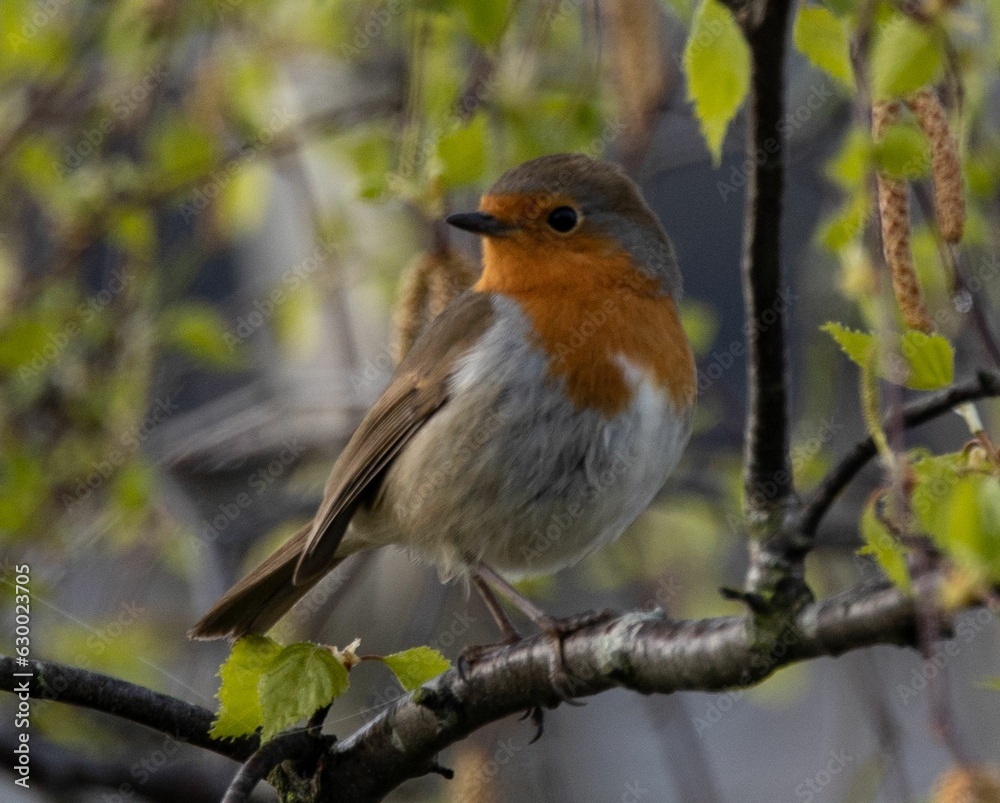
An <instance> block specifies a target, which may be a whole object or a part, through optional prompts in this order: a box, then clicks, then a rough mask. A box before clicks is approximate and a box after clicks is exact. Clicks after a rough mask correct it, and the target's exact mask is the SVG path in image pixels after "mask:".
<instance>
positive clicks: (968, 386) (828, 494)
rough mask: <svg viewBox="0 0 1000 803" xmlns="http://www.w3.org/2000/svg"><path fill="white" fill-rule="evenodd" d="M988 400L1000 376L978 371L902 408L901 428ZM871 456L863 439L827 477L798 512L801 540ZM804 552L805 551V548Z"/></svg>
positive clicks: (999, 386) (870, 444)
mask: <svg viewBox="0 0 1000 803" xmlns="http://www.w3.org/2000/svg"><path fill="white" fill-rule="evenodd" d="M991 396H1000V373H998V372H996V371H980V372H979V373H978V374H976V376H974V377H972V378H971V379H967V380H965V381H964V382H960V383H958V384H955V385H952V386H951V387H950V388H946V389H945V390H942V391H939V392H938V393H934V394H931V395H929V396H926V397H924V398H922V399H919V400H918V401H915V402H912V403H910V404H908V405H906V407H904V408H903V417H902V420H903V425H904V426H905V427H906V428H907V429H911V428H913V427H916V426H919V425H920V424H925V423H926V422H928V421H931V420H932V419H935V418H937V417H938V416H941V415H944V414H945V413H947V412H949V411H950V410H951V409H952V408H953V407H955V406H956V405H958V404H961V403H962V402H968V401H975V400H976V399H985V398H988V397H991ZM891 420H892V413H891V412H890V414H889V415H887V416H886V418H885V424H886V425H888V424H889V422H890V421H891ZM874 456H875V443H874V441H873V440H872V439H871V437H868V438H865V439H864V440H863V441H860V442H858V443H857V444H855V446H854V447H853V448H852V449H851V451H850V452H848V453H847V454H846V455H844V457H842V458H841V459H840V462H838V463H837V465H835V466H834V467H833V468H832V469H831V470H830V471H829V472H828V473H827V475H826V476H825V477H824V478H823V479H822V481H821V482H820V484H819V485H818V486H817V487H816V490H815V491H813V494H812V496H811V497H810V498H809V501H808V502H806V504H805V505H804V506H803V508H802V513H801V521H800V525H799V528H798V530H799V532H800V533H801V534H802V536H803V537H804V538H806V539H808V540H809V541H810V542H811V541H812V540H813V539H814V538H815V536H816V530H817V528H818V527H819V524H820V522H821V521H822V520H823V516H825V515H826V512H827V511H828V510H829V509H830V506H831V505H832V504H833V502H834V500H835V499H836V498H837V497H838V496H839V495H840V492H841V491H843V490H844V488H845V487H846V486H847V484H848V483H849V482H850V481H851V480H852V479H853V478H854V477H855V475H857V473H858V472H859V471H861V469H862V468H864V467H865V464H866V463H867V462H868V461H869V460H871V459H872V458H873V457H874ZM805 548H806V549H808V546H806V547H805Z"/></svg>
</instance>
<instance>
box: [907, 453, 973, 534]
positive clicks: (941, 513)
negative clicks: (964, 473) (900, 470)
mask: <svg viewBox="0 0 1000 803" xmlns="http://www.w3.org/2000/svg"><path fill="white" fill-rule="evenodd" d="M963 464H964V456H963V455H962V453H961V452H956V453H954V454H946V455H934V456H931V455H927V456H923V457H920V458H918V459H916V460H914V461H913V462H912V463H911V468H912V470H913V476H914V480H915V483H914V487H913V494H912V496H911V499H910V507H911V508H912V510H913V513H914V515H915V516H916V518H917V523H918V524H919V525H920V528H921V529H922V530H923V531H924V532H926V533H927V534H929V535H935V534H936V533H940V532H942V531H943V529H944V527H945V526H946V524H947V505H946V504H945V503H946V502H947V501H948V499H949V498H950V496H951V492H952V490H953V489H954V487H955V483H956V482H957V481H958V472H959V470H960V469H961V468H962V466H963Z"/></svg>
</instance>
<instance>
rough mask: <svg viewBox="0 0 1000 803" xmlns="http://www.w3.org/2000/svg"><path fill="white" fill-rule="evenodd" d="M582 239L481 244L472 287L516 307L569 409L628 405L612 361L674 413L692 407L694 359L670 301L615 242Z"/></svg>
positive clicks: (608, 411) (628, 393)
mask: <svg viewBox="0 0 1000 803" xmlns="http://www.w3.org/2000/svg"><path fill="white" fill-rule="evenodd" d="M581 240H582V235H576V239H575V241H574V247H573V248H572V249H566V248H562V247H559V243H558V242H556V243H554V244H552V245H549V244H547V243H541V244H540V243H539V242H537V241H528V240H521V239H520V238H514V237H505V238H502V239H497V240H493V239H489V238H488V239H486V241H485V243H484V253H483V264H484V267H483V274H482V277H481V278H480V280H479V282H478V283H477V284H476V289H477V290H481V291H485V292H497V293H502V294H504V295H507V296H510V297H512V298H514V299H515V300H516V301H517V302H518V303H519V305H520V306H521V308H522V310H523V311H524V312H525V314H526V315H527V316H528V318H529V320H530V321H531V324H532V327H533V329H534V335H535V337H537V339H538V342H539V345H540V346H541V347H542V348H544V350H545V351H546V352H548V354H549V355H550V362H549V366H550V372H551V374H552V375H554V376H562V377H564V378H565V380H566V390H567V393H568V395H569V398H570V400H571V401H572V402H573V403H574V404H575V405H576V406H577V407H579V408H585V407H589V408H593V409H597V410H600V411H601V412H602V413H604V414H605V415H608V416H611V415H614V414H616V413H619V412H621V411H622V410H623V409H624V408H625V407H626V406H627V405H628V404H629V402H630V401H631V398H632V390H631V388H630V387H629V385H628V382H627V381H626V378H625V373H624V371H623V369H622V366H621V365H620V364H619V363H618V362H617V359H618V357H619V355H621V356H625V357H627V358H628V359H629V360H630V361H631V362H632V363H633V364H635V365H637V366H640V367H642V368H645V369H646V370H648V371H649V372H650V373H651V375H652V376H653V378H654V380H655V381H656V382H657V384H658V385H660V387H662V388H663V389H664V390H665V391H666V392H667V393H668V394H669V396H670V398H671V399H672V401H673V403H674V405H675V406H676V407H677V409H678V410H681V409H682V408H685V407H687V406H689V405H691V404H693V403H694V400H695V367H694V358H693V356H692V354H691V349H690V347H689V346H688V341H687V337H686V335H685V334H684V330H683V329H682V328H681V324H680V319H679V317H678V314H677V307H676V305H675V304H674V301H673V299H672V298H671V297H670V296H669V295H666V294H664V293H662V291H661V290H660V289H659V285H658V282H656V281H655V280H654V279H650V278H649V277H647V276H645V275H644V274H642V273H640V272H639V271H638V270H637V269H636V267H635V266H634V263H633V261H632V258H631V256H630V255H629V254H628V252H626V251H624V250H623V249H621V248H620V247H618V246H617V245H616V244H614V243H613V242H606V241H603V240H599V239H597V238H593V237H591V238H589V239H588V240H587V241H585V242H581Z"/></svg>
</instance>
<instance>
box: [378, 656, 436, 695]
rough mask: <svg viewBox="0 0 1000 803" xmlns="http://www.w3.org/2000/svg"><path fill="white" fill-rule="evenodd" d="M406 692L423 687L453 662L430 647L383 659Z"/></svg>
mask: <svg viewBox="0 0 1000 803" xmlns="http://www.w3.org/2000/svg"><path fill="white" fill-rule="evenodd" d="M382 660H383V661H384V662H385V665H386V666H388V667H389V669H391V670H392V673H393V674H394V675H395V676H396V679H397V680H398V681H399V683H400V685H401V686H402V687H403V688H404V689H405V690H406V691H413V690H414V689H418V688H420V687H421V686H423V685H424V684H425V683H426V682H427V681H428V680H430V679H431V678H436V677H437V676H438V675H440V674H441V673H442V672H444V671H445V670H446V669H448V668H449V667H450V666H451V662H450V661H449V660H448V659H447V658H445V657H444V656H443V655H442V654H441V653H439V652H438V651H437V650H433V649H431V648H430V647H414V648H413V649H411V650H404V651H403V652H394V653H393V654H392V655H387V656H385V658H383V659H382Z"/></svg>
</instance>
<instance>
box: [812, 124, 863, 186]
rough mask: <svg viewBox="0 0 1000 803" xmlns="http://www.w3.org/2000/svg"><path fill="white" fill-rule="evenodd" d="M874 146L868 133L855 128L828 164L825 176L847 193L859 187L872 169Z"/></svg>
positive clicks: (848, 133)
mask: <svg viewBox="0 0 1000 803" xmlns="http://www.w3.org/2000/svg"><path fill="white" fill-rule="evenodd" d="M871 158H872V144H871V138H870V137H869V136H868V132H867V131H863V130H861V129H860V128H859V127H857V126H853V127H852V128H851V129H850V131H848V132H847V135H846V136H845V137H844V140H843V142H842V143H841V145H840V149H839V150H838V151H837V155H836V156H834V157H833V158H832V159H831V160H830V161H829V162H827V165H826V169H825V170H824V174H825V175H826V177H827V178H828V179H830V181H832V182H833V183H834V184H836V185H837V186H838V187H840V188H841V189H842V190H844V191H845V192H850V191H851V190H853V189H854V188H855V187H857V186H859V185H860V184H861V183H862V182H863V181H864V180H865V179H866V178H867V176H868V170H869V168H870V167H871Z"/></svg>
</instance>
